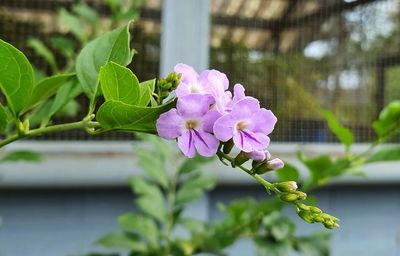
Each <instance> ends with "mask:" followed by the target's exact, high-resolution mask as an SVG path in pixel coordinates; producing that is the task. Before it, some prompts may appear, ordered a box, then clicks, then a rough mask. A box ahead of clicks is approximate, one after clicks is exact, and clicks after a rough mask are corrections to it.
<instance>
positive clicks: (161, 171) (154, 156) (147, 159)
mask: <svg viewBox="0 0 400 256" xmlns="http://www.w3.org/2000/svg"><path fill="white" fill-rule="evenodd" d="M135 153H136V156H137V157H138V160H139V165H140V167H142V168H143V170H144V171H146V173H147V174H148V175H150V176H151V177H152V178H154V180H155V181H157V182H158V184H160V185H161V186H162V187H163V188H167V187H168V174H167V170H166V169H165V162H164V158H163V155H162V154H160V153H161V152H160V151H156V150H149V149H146V148H144V147H137V148H136V150H135Z"/></svg>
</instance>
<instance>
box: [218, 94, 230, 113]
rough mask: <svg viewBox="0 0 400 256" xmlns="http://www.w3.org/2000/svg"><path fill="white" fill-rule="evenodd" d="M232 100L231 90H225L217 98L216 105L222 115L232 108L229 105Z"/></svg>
mask: <svg viewBox="0 0 400 256" xmlns="http://www.w3.org/2000/svg"><path fill="white" fill-rule="evenodd" d="M231 102H232V94H231V92H230V91H226V92H224V94H222V95H221V96H219V97H218V98H215V107H216V109H217V110H218V112H220V113H221V114H222V115H224V114H226V113H229V112H230V111H231V110H232V108H231V107H229V106H230V105H231Z"/></svg>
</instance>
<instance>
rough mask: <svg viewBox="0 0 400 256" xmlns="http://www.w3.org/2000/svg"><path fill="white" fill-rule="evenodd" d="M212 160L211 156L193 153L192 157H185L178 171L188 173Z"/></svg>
mask: <svg viewBox="0 0 400 256" xmlns="http://www.w3.org/2000/svg"><path fill="white" fill-rule="evenodd" d="M213 160H214V158H213V157H202V156H200V155H195V157H193V158H187V159H186V160H185V162H183V164H182V165H181V167H180V168H179V173H189V172H192V171H195V170H198V169H199V168H200V167H202V166H203V165H205V164H208V163H210V162H211V161H213Z"/></svg>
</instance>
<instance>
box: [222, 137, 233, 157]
mask: <svg viewBox="0 0 400 256" xmlns="http://www.w3.org/2000/svg"><path fill="white" fill-rule="evenodd" d="M234 145H235V143H234V142H233V139H230V140H228V141H227V142H225V143H224V147H223V149H222V152H224V153H225V154H229V153H231V150H232V148H233V146H234Z"/></svg>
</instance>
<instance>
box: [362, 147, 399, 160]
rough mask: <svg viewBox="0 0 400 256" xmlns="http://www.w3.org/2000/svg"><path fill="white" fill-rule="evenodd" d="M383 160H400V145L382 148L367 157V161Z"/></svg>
mask: <svg viewBox="0 0 400 256" xmlns="http://www.w3.org/2000/svg"><path fill="white" fill-rule="evenodd" d="M382 161H400V147H398V146H397V147H390V148H384V149H381V150H379V151H377V152H375V153H374V154H372V155H371V156H369V157H368V158H367V160H366V161H365V163H375V162H382Z"/></svg>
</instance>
